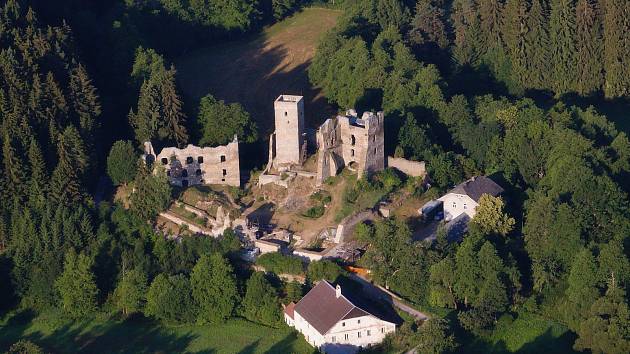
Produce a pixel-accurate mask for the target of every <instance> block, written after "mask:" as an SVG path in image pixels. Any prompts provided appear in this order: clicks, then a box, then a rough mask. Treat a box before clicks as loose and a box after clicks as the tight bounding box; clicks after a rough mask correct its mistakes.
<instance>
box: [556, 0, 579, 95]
mask: <svg viewBox="0 0 630 354" xmlns="http://www.w3.org/2000/svg"><path fill="white" fill-rule="evenodd" d="M549 38H550V43H549V44H550V50H551V53H550V54H551V57H550V60H551V62H552V67H551V75H550V80H551V87H552V89H553V91H554V92H555V94H556V96H560V95H562V94H565V93H568V92H570V91H571V90H572V89H573V88H574V87H575V85H574V83H573V81H574V79H573V78H574V77H575V65H576V57H575V3H574V0H552V2H551V15H550V19H549Z"/></svg>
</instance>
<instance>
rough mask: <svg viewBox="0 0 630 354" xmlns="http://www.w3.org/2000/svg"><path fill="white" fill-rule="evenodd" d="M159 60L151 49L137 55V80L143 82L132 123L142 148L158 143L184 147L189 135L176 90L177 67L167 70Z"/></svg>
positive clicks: (141, 50) (161, 60)
mask: <svg viewBox="0 0 630 354" xmlns="http://www.w3.org/2000/svg"><path fill="white" fill-rule="evenodd" d="M156 57H157V58H156ZM158 58H159V56H158V55H157V54H156V53H155V52H154V51H152V50H151V49H148V50H145V49H143V48H139V49H138V51H137V52H136V64H134V77H135V78H136V79H137V80H140V79H141V78H142V79H144V81H143V82H142V86H141V87H140V96H139V98H138V106H137V107H138V108H137V112H134V111H133V110H131V111H130V112H129V122H130V123H131V125H132V126H133V128H134V131H135V133H136V140H137V141H138V143H140V144H143V143H144V142H146V141H151V140H156V141H157V142H162V143H164V142H169V143H176V144H177V145H179V146H182V145H184V143H185V142H187V141H188V132H187V129H186V126H185V120H186V116H185V115H184V113H183V111H182V110H183V108H182V105H183V104H182V101H181V99H180V97H179V94H178V93H177V89H176V84H175V74H176V71H175V67H174V66H171V68H170V69H167V68H166V67H165V66H164V65H163V63H164V62H163V59H158ZM147 75H148V77H147Z"/></svg>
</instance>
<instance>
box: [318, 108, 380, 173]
mask: <svg viewBox="0 0 630 354" xmlns="http://www.w3.org/2000/svg"><path fill="white" fill-rule="evenodd" d="M383 118H384V116H383V112H378V113H376V114H374V113H373V112H364V113H363V115H362V116H361V118H358V116H357V112H356V111H355V110H353V109H351V110H348V111H347V112H346V114H345V115H339V116H337V117H336V118H330V119H327V120H326V121H325V122H324V124H322V125H321V126H320V127H319V129H318V131H317V149H318V156H317V184H321V183H323V181H324V180H325V179H326V178H328V177H331V176H335V175H336V174H337V172H338V171H339V170H341V168H342V167H344V166H347V167H348V168H350V169H353V170H356V171H357V174H358V176H359V178H360V177H362V176H363V175H369V174H372V173H374V172H377V171H380V170H382V169H384V168H385V146H384V145H385V136H384V129H383Z"/></svg>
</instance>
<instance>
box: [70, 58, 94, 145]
mask: <svg viewBox="0 0 630 354" xmlns="http://www.w3.org/2000/svg"><path fill="white" fill-rule="evenodd" d="M70 99H71V101H72V106H73V109H74V111H75V112H76V114H77V116H78V118H79V120H78V127H79V130H80V132H81V136H83V137H84V138H89V137H90V136H91V135H92V133H94V130H95V129H96V126H97V118H98V117H99V116H100V114H101V104H100V103H99V98H98V95H97V93H96V88H95V87H94V85H92V82H91V80H90V78H89V77H88V74H87V71H86V70H85V68H84V67H83V65H81V64H79V65H78V66H77V67H76V68H75V69H73V70H72V71H71V72H70Z"/></svg>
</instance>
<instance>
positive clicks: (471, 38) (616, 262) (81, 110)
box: [0, 0, 630, 353]
mask: <svg viewBox="0 0 630 354" xmlns="http://www.w3.org/2000/svg"><path fill="white" fill-rule="evenodd" d="M307 6H324V7H331V8H336V9H340V10H342V11H343V13H342V15H341V16H340V18H339V20H338V22H337V25H336V26H335V27H334V28H333V29H332V30H331V31H330V32H328V33H327V34H326V35H325V36H324V37H323V38H321V40H320V42H319V45H318V47H317V51H316V54H315V57H314V59H313V61H312V63H310V66H309V68H308V77H309V80H310V82H311V83H312V84H313V85H314V86H316V87H318V88H320V89H321V92H322V93H323V95H324V96H325V97H326V99H327V100H328V102H329V104H331V105H332V106H333V107H335V108H336V109H338V110H339V111H342V110H344V109H347V108H352V107H354V108H357V110H358V111H363V110H368V109H378V110H383V111H384V113H385V135H386V141H385V144H386V150H387V151H386V152H387V154H389V155H393V156H396V157H404V158H407V159H410V160H417V161H425V162H426V164H427V170H428V172H429V175H430V176H431V180H432V187H431V189H430V190H429V191H427V192H426V193H429V192H431V193H443V192H445V191H447V190H449V189H450V188H451V187H453V186H454V185H456V184H458V183H460V182H462V181H464V180H466V179H467V178H470V177H473V176H478V175H488V176H492V177H493V178H494V179H495V180H497V181H498V182H500V184H501V186H502V187H503V188H504V189H505V190H506V193H505V194H504V195H503V199H501V198H486V199H484V200H483V203H482V204H481V205H480V207H481V209H480V210H479V211H478V215H479V216H478V217H476V218H475V220H474V222H472V223H471V224H470V226H469V228H468V231H467V233H466V235H465V236H464V238H463V241H462V242H461V243H452V242H448V241H447V240H446V237H445V235H443V234H440V235H438V239H437V240H436V242H434V243H432V244H424V243H414V242H412V241H411V237H410V233H411V232H410V229H409V225H408V224H407V223H406V220H396V219H389V220H386V221H382V222H378V223H375V224H371V225H367V224H365V225H361V226H360V227H359V228H357V231H356V237H357V239H359V240H361V241H362V242H365V243H366V244H367V245H368V247H367V251H366V253H365V255H364V256H363V258H362V259H361V261H360V262H361V265H363V266H365V267H368V268H370V269H372V271H373V278H374V281H375V282H376V283H379V284H382V285H387V286H388V287H389V288H390V289H391V290H392V291H394V292H396V293H397V294H399V295H401V296H402V297H403V298H404V299H405V300H408V301H409V302H411V303H412V304H414V305H416V306H418V307H419V308H422V309H423V310H427V311H429V312H431V313H433V314H434V315H435V316H434V317H435V318H432V319H431V320H429V321H428V322H426V323H425V324H424V325H422V326H420V325H418V324H415V323H413V322H412V321H411V322H409V321H407V322H406V323H405V324H404V325H403V326H402V327H401V328H400V330H399V331H397V333H396V334H395V335H394V336H391V337H390V338H388V340H387V341H386V342H384V343H383V344H382V345H381V346H379V347H376V348H372V349H370V350H371V351H373V352H392V353H394V352H400V351H403V350H408V349H411V348H417V349H418V350H419V352H423V353H424V352H426V353H446V352H493V353H494V352H496V353H503V352H513V351H515V350H510V349H509V348H505V347H501V346H500V345H498V344H497V343H493V342H492V338H493V336H494V335H496V334H497V333H498V332H499V331H500V330H505V329H506V328H507V330H508V331H509V330H510V329H511V328H513V327H511V326H512V324H513V323H516V322H517V321H518V320H521V319H525V320H527V319H529V318H534V317H535V318H537V319H544V321H549V322H550V323H553V326H556V325H557V326H561V327H562V328H566V332H567V333H568V337H569V339H568V342H569V345H568V347H561V348H562V350H566V351H576V352H580V351H585V352H589V351H590V352H593V353H627V352H630V308H629V302H628V301H629V295H628V290H630V289H629V287H630V258H629V256H630V204H629V198H628V193H630V140H629V138H628V135H627V134H628V133H629V132H630V21H628V19H630V2H627V1H626V0H418V1H417V2H413V1H411V0H405V1H399V0H345V1H336V2H335V1H331V2H330V3H326V2H316V3H308V2H299V1H297V0H271V1H268V0H264V1H250V0H227V1H217V0H125V1H114V0H108V1H99V2H93V3H92V2H89V3H88V2H85V1H81V0H64V1H54V2H53V1H45V0H31V1H26V0H23V1H18V0H6V1H3V4H2V6H1V8H0V43H1V51H0V72H1V75H0V143H1V144H2V154H1V163H0V299H2V300H3V301H0V314H2V317H0V318H2V321H0V350H9V352H11V353H41V352H54V351H55V350H54V348H47V344H50V342H51V341H52V342H53V343H54V340H55V339H54V338H53V339H49V340H48V342H44V343H42V342H41V341H38V340H37V338H18V339H21V340H19V341H17V340H13V339H14V338H13V337H11V340H9V339H3V338H2V337H3V336H4V335H3V331H5V330H6V329H7V328H9V327H10V326H11V325H10V324H9V322H7V321H8V319H10V317H11V316H13V315H15V313H17V312H19V311H25V310H29V311H33V312H34V313H37V314H47V316H49V317H53V318H63V319H65V320H68V321H73V322H76V323H80V322H79V321H83V320H86V319H92V318H105V319H106V321H127V320H130V321H133V320H134V319H137V318H138V317H142V318H147V319H151V320H155V321H158V322H159V323H164V324H167V325H184V324H199V325H220V324H223V323H226V322H227V321H231V320H233V319H235V318H244V319H246V320H248V321H250V322H253V323H257V324H261V325H262V326H266V327H271V328H274V329H278V328H281V327H282V326H284V324H283V323H282V318H281V316H282V315H281V313H282V312H281V311H282V310H281V304H286V303H289V302H291V301H296V300H298V299H299V298H300V297H301V296H302V295H303V294H304V293H305V291H307V290H308V287H309V286H310V285H311V284H312V282H313V281H316V280H318V279H328V280H331V281H334V280H335V279H337V278H339V277H342V278H343V276H344V270H343V269H342V268H341V267H339V266H338V265H336V264H335V263H333V262H330V261H321V262H315V263H311V265H309V266H308V267H307V268H304V267H303V266H302V265H301V264H296V263H295V262H294V261H292V260H286V259H282V258H281V257H280V258H278V257H276V256H272V257H261V258H260V259H259V260H260V262H262V263H263V264H265V265H266V268H269V269H277V272H278V273H280V272H283V273H284V272H287V273H295V274H303V275H305V277H306V279H307V281H306V285H305V286H302V285H301V284H298V283H295V282H282V281H280V280H279V279H277V278H270V277H269V276H266V275H264V274H263V273H261V272H252V271H251V270H250V269H249V268H248V267H245V266H244V265H243V264H242V262H241V261H239V260H238V257H237V256H236V253H237V251H238V249H239V247H240V244H239V241H238V238H237V237H236V235H235V233H234V232H233V231H232V230H227V231H226V232H225V233H224V235H223V236H222V237H219V238H216V239H213V238H203V237H194V238H184V239H182V241H181V242H173V241H170V240H167V239H165V238H164V237H162V236H161V235H159V234H157V233H156V232H155V230H154V228H153V220H154V219H155V216H156V215H157V214H158V213H159V212H160V211H162V210H163V209H165V208H166V207H167V206H168V205H169V204H170V202H171V200H172V195H173V193H174V191H173V188H172V187H171V186H169V184H168V182H167V180H166V178H165V177H164V176H162V175H160V174H153V173H151V172H150V171H149V170H148V168H147V167H146V166H145V165H144V164H143V163H140V162H139V157H140V154H141V144H142V143H143V142H144V141H146V140H149V139H150V140H151V141H153V142H155V143H157V144H159V145H167V144H172V145H178V146H185V145H186V144H188V143H198V144H201V145H204V146H212V145H219V144H224V143H226V142H227V141H229V140H231V137H232V136H234V134H237V135H238V136H239V140H240V141H242V142H243V143H245V144H246V146H247V147H246V149H250V150H251V151H254V150H260V149H262V150H263V151H266V142H265V141H264V139H263V137H264V136H266V134H267V133H269V132H268V131H264V130H263V129H260V128H259V127H258V126H257V123H256V122H255V121H254V120H253V119H251V116H250V114H251V113H253V112H247V111H246V110H245V109H244V108H243V106H242V105H241V104H239V103H238V102H224V101H223V100H222V99H221V98H220V97H215V96H214V95H213V93H212V92H208V93H207V95H206V96H204V97H203V98H202V99H201V100H200V101H199V102H186V101H185V98H184V97H183V96H182V94H181V90H180V87H179V85H180V83H179V82H178V80H177V68H176V67H175V65H174V64H173V63H174V60H175V58H176V57H177V56H179V55H181V54H182V53H186V52H187V51H188V50H191V49H193V48H195V47H196V46H200V45H207V44H208V43H212V44H221V43H230V42H233V41H238V40H241V39H243V38H247V36H251V35H252V34H255V33H258V32H260V31H261V30H262V29H263V28H264V27H265V26H268V25H270V24H273V23H275V22H278V21H282V20H283V19H284V18H286V17H288V16H291V15H292V14H293V13H295V12H299V11H300V9H301V8H303V7H307ZM246 151H248V150H246ZM135 157H138V158H137V159H136V158H135ZM241 158H242V159H244V160H247V159H248V157H247V156H242V157H241ZM246 164H247V166H250V165H251V166H253V167H256V168H262V167H263V166H262V163H260V162H259V160H258V159H257V156H253V155H252V156H251V157H250V158H249V161H247V162H246ZM126 185H133V188H134V190H135V192H134V193H133V194H132V195H131V197H130V201H129V205H122V204H121V203H118V202H113V201H112V198H111V194H112V193H113V190H114V189H115V188H116V186H126ZM397 188H403V186H402V182H401V181H400V180H398V179H397V177H395V176H391V175H388V174H387V172H385V173H383V174H379V175H377V176H375V177H374V178H372V179H369V180H365V181H360V182H358V184H357V186H355V189H354V190H352V191H349V190H347V191H346V192H345V193H344V195H343V196H342V197H343V198H345V200H347V201H350V202H351V201H352V200H356V198H357V195H358V194H361V193H369V192H370V191H374V190H378V191H379V193H382V194H383V195H386V194H387V193H389V192H390V191H392V190H394V189H397ZM245 193H246V191H245ZM418 193H422V191H419V192H418ZM351 194H353V196H351ZM348 205H352V203H350V204H348ZM76 289H82V291H80V292H77V291H76ZM52 322H54V321H52ZM532 323H533V322H532ZM515 326H516V325H514V328H515ZM532 326H533V325H532ZM554 328H555V327H554ZM514 330H516V329H514ZM4 333H8V332H4ZM6 338H10V337H9V336H7V337H6ZM556 340H559V339H558V338H552V339H550V340H549V342H554V341H556ZM16 342H17V343H16ZM480 343H484V344H483V345H481V344H480ZM488 343H490V344H488ZM493 344H494V347H493V346H492V345H493ZM295 345H296V347H291V349H289V348H288V347H284V349H283V350H284V351H291V350H294V351H299V352H307V350H305V349H304V348H303V347H299V346H300V345H301V344H299V343H298V344H295ZM304 345H306V344H304ZM503 345H505V344H503ZM545 345H547V346H545ZM298 347H299V348H298ZM296 348H297V349H296ZM557 348H560V347H553V344H550V343H546V344H543V345H542V346H541V347H536V346H533V347H531V348H530V349H529V350H530V351H531V352H535V351H540V350H551V351H553V350H554V349H557ZM281 351H282V350H278V352H281Z"/></svg>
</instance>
